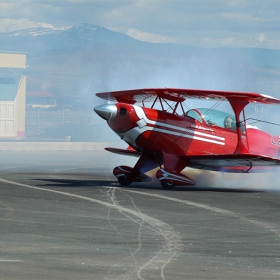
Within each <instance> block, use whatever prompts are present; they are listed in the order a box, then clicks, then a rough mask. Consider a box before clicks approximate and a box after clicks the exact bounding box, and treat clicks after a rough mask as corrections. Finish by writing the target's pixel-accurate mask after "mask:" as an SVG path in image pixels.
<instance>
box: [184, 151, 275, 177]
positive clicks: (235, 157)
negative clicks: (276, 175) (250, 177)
mask: <svg viewBox="0 0 280 280" xmlns="http://www.w3.org/2000/svg"><path fill="white" fill-rule="evenodd" d="M183 159H184V160H186V161H187V162H188V167H192V168H197V169H205V170H213V171H222V172H236V173H239V172H268V171H275V167H279V166H280V159H277V158H271V157H267V156H263V155H257V154H228V155H208V156H184V157H183ZM273 169H274V170H273Z"/></svg>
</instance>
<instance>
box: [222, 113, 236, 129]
mask: <svg viewBox="0 0 280 280" xmlns="http://www.w3.org/2000/svg"><path fill="white" fill-rule="evenodd" d="M224 127H225V128H230V129H235V123H234V121H233V119H232V118H231V117H230V116H227V117H226V118H225V120H224Z"/></svg>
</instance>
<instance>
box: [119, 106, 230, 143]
mask: <svg viewBox="0 0 280 280" xmlns="http://www.w3.org/2000/svg"><path fill="white" fill-rule="evenodd" d="M133 107H134V109H135V112H136V115H137V116H138V118H139V120H141V119H143V120H144V121H145V122H146V124H148V125H151V126H147V125H145V126H143V127H141V128H140V127H139V126H137V127H134V128H132V129H130V130H128V131H126V132H125V133H118V135H119V136H120V137H121V138H122V139H123V140H124V141H126V142H127V143H129V144H131V145H133V146H136V139H137V138H138V137H139V135H141V134H142V133H144V132H146V131H156V132H159V133H164V134H169V135H175V136H179V137H183V138H190V139H194V140H198V141H203V142H208V143H213V144H217V145H222V146H223V145H225V142H224V140H225V138H223V137H219V136H215V135H209V134H207V133H202V132H199V131H196V130H193V129H186V128H182V127H178V126H174V125H170V124H166V123H163V122H157V121H152V120H150V119H148V118H147V116H146V114H145V112H144V110H143V109H142V108H141V107H138V106H133ZM155 126H161V127H162V128H161V127H155ZM164 128H167V129H164ZM168 129H172V130H168ZM174 130H177V131H174ZM205 137H208V138H210V139H208V138H205ZM211 138H212V139H211ZM219 140H220V141H219Z"/></svg>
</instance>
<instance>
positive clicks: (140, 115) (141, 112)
mask: <svg viewBox="0 0 280 280" xmlns="http://www.w3.org/2000/svg"><path fill="white" fill-rule="evenodd" d="M133 107H134V110H135V112H136V115H137V116H138V118H139V119H140V120H141V119H144V120H145V122H146V123H147V124H150V125H154V126H162V127H166V128H170V129H174V130H179V131H182V133H191V134H192V135H193V134H197V135H200V136H206V137H209V138H213V139H217V140H221V141H225V138H224V137H220V136H216V135H211V134H207V133H203V132H200V131H197V130H194V129H190V128H183V127H179V126H174V125H170V124H166V123H163V122H157V121H152V120H150V119H148V118H147V116H146V114H145V112H144V110H143V109H142V108H141V107H139V106H133ZM167 131H168V130H167ZM182 133H181V134H182ZM181 134H180V135H181ZM174 135H177V134H174ZM182 137H184V136H183V135H182ZM218 144H221V142H218ZM221 145H224V143H223V144H221Z"/></svg>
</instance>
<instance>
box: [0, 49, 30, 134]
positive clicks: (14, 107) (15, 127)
mask: <svg viewBox="0 0 280 280" xmlns="http://www.w3.org/2000/svg"><path fill="white" fill-rule="evenodd" d="M27 74H28V71H27V70H26V53H14V52H0V138H23V137H24V136H25V98H26V75H27Z"/></svg>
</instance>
